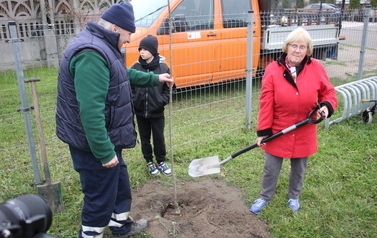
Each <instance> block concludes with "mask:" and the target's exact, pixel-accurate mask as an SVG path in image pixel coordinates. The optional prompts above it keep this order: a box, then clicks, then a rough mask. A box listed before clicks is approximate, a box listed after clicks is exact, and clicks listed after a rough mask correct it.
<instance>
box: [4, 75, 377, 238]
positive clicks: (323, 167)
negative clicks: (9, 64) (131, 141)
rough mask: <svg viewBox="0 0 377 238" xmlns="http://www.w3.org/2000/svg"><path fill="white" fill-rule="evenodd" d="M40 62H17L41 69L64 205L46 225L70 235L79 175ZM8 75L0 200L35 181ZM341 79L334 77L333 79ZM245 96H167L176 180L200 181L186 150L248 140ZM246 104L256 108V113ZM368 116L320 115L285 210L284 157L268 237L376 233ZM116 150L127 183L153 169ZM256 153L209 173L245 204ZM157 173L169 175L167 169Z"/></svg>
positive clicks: (51, 83) (228, 148) (218, 148)
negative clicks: (329, 118)
mask: <svg viewBox="0 0 377 238" xmlns="http://www.w3.org/2000/svg"><path fill="white" fill-rule="evenodd" d="M40 70H41V71H40V72H26V73H25V75H26V76H25V77H26V78H27V77H28V74H31V75H34V74H37V75H42V77H41V79H42V81H41V82H40V83H38V93H39V100H40V106H41V108H42V112H41V116H42V118H43V128H44V131H45V137H46V145H47V153H48V157H49V165H50V170H51V174H52V178H53V181H59V182H61V184H62V189H63V198H64V205H65V209H64V211H62V212H61V213H57V214H54V220H53V224H52V226H51V228H50V230H49V231H48V233H49V234H51V235H56V236H59V237H67V238H71V237H76V234H77V229H78V228H79V227H80V212H81V206H82V200H81V199H82V194H81V191H80V183H79V181H78V174H77V173H76V172H75V171H74V170H73V168H72V163H71V160H70V157H69V154H68V149H67V146H66V145H65V144H63V143H62V142H60V141H59V140H58V139H57V138H56V136H55V124H54V123H55V118H54V113H55V101H56V70H54V69H40ZM11 77H14V75H12V74H10V75H9V73H7V74H5V73H4V74H0V90H1V101H0V102H1V107H2V114H1V115H0V126H1V133H0V149H1V150H0V153H1V156H2V160H3V162H2V169H1V170H0V191H1V194H0V195H1V196H0V199H1V201H4V200H6V199H9V198H12V197H16V196H19V195H21V194H25V193H35V188H34V187H31V186H29V184H30V183H31V182H32V181H33V176H32V171H31V169H30V158H29V154H28V147H27V138H26V136H25V129H24V124H23V115H22V113H17V112H15V109H16V108H17V107H19V99H18V98H19V92H18V90H17V82H16V81H15V80H13V81H11V80H9V78H11ZM340 83H342V82H338V81H335V84H336V85H339V84H340ZM27 89H28V88H27ZM224 98H226V100H224ZM244 100H245V98H244V92H243V91H242V90H238V88H237V89H236V88H235V89H232V90H231V92H229V91H227V90H219V91H216V92H215V91H214V92H208V93H205V94H204V93H203V94H202V93H198V94H194V95H190V96H188V94H186V95H185V96H182V97H181V98H179V99H178V100H177V101H175V102H174V103H173V112H172V118H169V116H168V112H167V126H166V130H167V132H166V137H167V140H166V142H167V144H168V145H169V144H170V143H169V139H170V137H169V136H170V133H169V132H170V131H169V125H170V124H169V123H172V133H171V135H172V138H171V139H172V147H170V146H168V147H169V148H168V149H169V152H168V153H169V155H170V153H172V154H173V155H174V164H175V167H174V169H175V176H176V178H177V180H178V181H197V182H200V179H201V178H200V177H199V178H192V177H190V176H188V174H187V169H188V165H189V163H190V162H191V161H192V160H193V159H197V158H202V157H208V156H212V155H219V157H220V158H221V159H225V158H226V157H228V156H229V155H230V154H232V153H233V152H235V151H237V150H239V149H241V148H243V147H245V146H247V145H249V144H251V143H253V142H254V141H255V130H254V126H251V128H246V127H245V125H244V117H245V116H244V114H245V112H244V109H243V107H244V106H243V105H244ZM253 101H256V100H253ZM29 102H31V99H30V100H29ZM255 103H256V102H255ZM255 103H254V106H253V107H254V108H256V104H255ZM203 104H205V105H204V106H203ZM337 113H341V112H337ZM253 114H254V117H255V114H256V113H253ZM32 116H33V114H31V120H32V123H33V125H35V122H34V119H33V117H32ZM254 119H255V118H254ZM376 121H377V119H376ZM376 121H373V122H372V123H369V124H366V123H364V122H363V121H362V120H361V117H354V118H351V119H349V120H346V121H343V122H341V123H338V124H334V125H332V126H330V128H329V129H325V128H324V123H321V124H320V125H319V126H318V131H319V132H318V135H319V151H318V152H317V153H316V154H315V155H313V156H311V157H310V159H309V165H308V170H307V174H306V180H305V184H304V188H303V192H302V195H301V206H302V209H301V210H300V212H298V213H292V212H289V208H288V207H287V206H286V202H287V201H286V200H287V197H286V194H287V191H286V190H287V182H288V175H289V164H288V163H284V164H283V168H282V171H281V175H280V180H279V184H278V187H277V191H276V194H275V197H274V199H273V200H272V201H271V202H270V204H269V205H268V206H267V207H266V208H265V209H264V210H263V212H262V213H261V214H260V215H258V216H260V217H261V218H262V219H264V220H265V221H266V222H267V223H268V225H269V228H270V232H271V233H272V235H273V237H308V238H309V237H310V238H312V237H339V238H344V237H377V229H376V218H377V175H376V174H377V160H376V157H377V147H376V144H377V137H376V130H377V122H376ZM33 130H36V129H35V128H33ZM35 135H37V133H36V132H35ZM124 157H125V158H126V160H127V163H128V166H129V173H130V177H131V182H132V187H133V188H137V187H139V186H140V185H142V184H143V183H145V182H146V181H149V180H151V179H156V178H154V177H153V178H152V177H151V176H149V174H148V173H147V172H146V169H145V165H144V161H143V160H142V158H141V155H140V147H139V145H138V146H137V147H136V148H134V149H130V150H125V151H124ZM263 163H264V157H263V153H262V150H260V149H258V148H257V149H254V150H251V151H249V152H247V153H245V154H242V155H240V156H238V157H237V158H235V159H234V160H232V161H231V162H229V163H227V164H226V165H224V166H223V167H222V168H221V173H220V174H214V175H209V176H211V177H213V178H216V179H221V180H224V181H226V182H227V183H229V184H231V185H234V186H237V187H239V188H241V189H242V191H243V194H242V197H243V199H244V201H245V204H247V206H249V205H250V204H251V203H252V201H253V200H254V199H255V198H257V197H258V194H259V192H260V179H261V175H262V169H263ZM159 181H160V182H161V183H171V184H173V179H172V178H171V177H170V178H166V177H164V178H163V179H159Z"/></svg>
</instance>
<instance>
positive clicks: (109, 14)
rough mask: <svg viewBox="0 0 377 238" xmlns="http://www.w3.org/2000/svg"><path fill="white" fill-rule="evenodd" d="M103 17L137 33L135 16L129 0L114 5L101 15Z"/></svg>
mask: <svg viewBox="0 0 377 238" xmlns="http://www.w3.org/2000/svg"><path fill="white" fill-rule="evenodd" d="M101 18H102V19H104V20H106V21H108V22H111V23H113V24H115V25H117V26H119V27H121V28H122V29H124V30H126V31H129V32H132V33H135V30H136V27H135V16H134V10H133V7H132V5H131V4H130V3H129V2H121V3H119V4H114V5H112V6H111V7H110V8H109V9H107V10H106V11H105V12H104V13H103V14H102V16H101Z"/></svg>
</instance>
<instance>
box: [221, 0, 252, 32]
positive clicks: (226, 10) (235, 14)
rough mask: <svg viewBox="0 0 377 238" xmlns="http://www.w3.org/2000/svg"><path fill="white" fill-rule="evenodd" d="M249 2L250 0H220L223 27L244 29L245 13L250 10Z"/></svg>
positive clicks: (245, 23)
mask: <svg viewBox="0 0 377 238" xmlns="http://www.w3.org/2000/svg"><path fill="white" fill-rule="evenodd" d="M250 2H251V1H250V0H237V1H235V0H221V7H222V12H223V27H224V28H234V27H246V26H247V21H248V16H247V12H248V11H249V10H251V3H250Z"/></svg>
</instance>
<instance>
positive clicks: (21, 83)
mask: <svg viewBox="0 0 377 238" xmlns="http://www.w3.org/2000/svg"><path fill="white" fill-rule="evenodd" d="M8 28H9V34H10V38H11V39H10V40H9V41H8V42H11V43H12V45H13V52H14V60H15V66H16V73H17V78H18V87H19V90H20V96H21V104H22V108H21V109H19V111H21V112H23V113H24V121H25V126H26V133H27V137H28V143H29V151H30V155H31V164H32V165H33V172H34V183H35V184H41V183H42V182H41V177H40V174H39V168H38V162H37V155H36V150H35V143H34V139H33V131H32V126H31V121H30V113H29V111H30V110H31V109H32V108H31V107H29V106H28V101H27V96H26V90H25V79H24V73H23V71H22V61H21V54H20V47H19V42H20V41H22V40H21V39H19V38H18V34H17V25H16V22H14V21H10V22H8Z"/></svg>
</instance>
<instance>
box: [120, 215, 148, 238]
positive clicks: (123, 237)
mask: <svg viewBox="0 0 377 238" xmlns="http://www.w3.org/2000/svg"><path fill="white" fill-rule="evenodd" d="M147 227H148V221H147V220H145V219H140V220H138V221H136V222H134V223H133V224H132V227H131V230H130V231H129V232H128V233H127V234H115V233H113V238H127V237H129V236H133V235H136V234H138V233H140V232H142V231H143V230H144V229H145V228H147Z"/></svg>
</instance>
